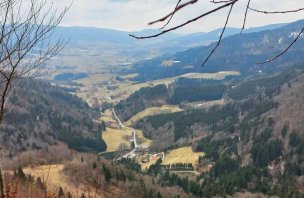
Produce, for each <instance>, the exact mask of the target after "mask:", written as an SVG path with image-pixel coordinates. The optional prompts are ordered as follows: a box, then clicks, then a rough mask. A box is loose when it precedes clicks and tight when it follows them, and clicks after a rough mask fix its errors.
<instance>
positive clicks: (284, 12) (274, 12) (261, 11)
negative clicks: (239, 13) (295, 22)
mask: <svg viewBox="0 0 304 198" xmlns="http://www.w3.org/2000/svg"><path fill="white" fill-rule="evenodd" d="M249 9H250V10H251V11H254V12H258V13H263V14H288V13H293V12H300V11H303V10H304V8H299V9H296V10H284V11H267V10H257V9H255V8H250V7H249Z"/></svg>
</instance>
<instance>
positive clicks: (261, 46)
mask: <svg viewBox="0 0 304 198" xmlns="http://www.w3.org/2000/svg"><path fill="white" fill-rule="evenodd" d="M303 25H304V21H303V20H302V21H297V22H294V23H291V24H288V25H286V26H283V27H280V28H278V29H275V30H267V31H262V32H255V33H246V34H237V35H233V36H230V37H227V38H225V39H223V41H222V42H221V45H220V47H219V48H218V49H217V51H216V53H215V54H214V55H213V56H212V58H211V59H210V60H209V62H208V64H207V65H206V67H204V68H201V64H202V61H203V60H204V58H205V57H207V55H208V54H209V52H210V51H211V50H212V49H213V47H214V45H215V44H214V43H213V44H211V45H210V46H206V47H197V48H192V49H189V50H186V51H184V52H179V53H175V54H174V55H165V56H162V57H158V58H155V59H151V60H147V61H142V62H139V63H137V64H135V65H134V69H133V71H132V72H134V73H138V74H139V75H138V76H137V77H135V78H134V80H139V81H147V80H153V79H160V78H165V77H172V76H177V75H181V74H185V73H189V72H218V71H223V70H224V71H226V70H237V71H240V72H241V73H242V74H243V75H246V74H254V73H258V72H261V71H262V72H269V71H274V70H277V69H280V68H281V67H285V66H290V65H293V64H295V63H299V62H302V54H303V50H304V48H303V42H304V39H303V38H304V37H303V36H301V38H300V39H299V40H298V42H297V43H296V44H295V45H294V46H293V47H292V48H291V49H290V50H289V51H288V52H287V53H286V54H285V55H284V56H283V57H281V58H279V59H278V60H277V61H275V62H273V63H270V64H262V65H259V64H257V62H261V61H265V60H267V59H269V58H271V57H273V56H275V55H277V54H278V53H280V52H282V50H284V49H285V48H286V47H287V46H288V45H289V44H290V43H291V42H292V41H293V39H294V38H295V36H297V32H299V31H300V30H301V29H302V27H303ZM168 60H172V61H173V62H174V64H172V65H170V66H167V65H165V64H164V63H165V62H166V61H168Z"/></svg>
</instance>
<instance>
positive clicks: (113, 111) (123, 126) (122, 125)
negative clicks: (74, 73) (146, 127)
mask: <svg viewBox="0 0 304 198" xmlns="http://www.w3.org/2000/svg"><path fill="white" fill-rule="evenodd" d="M112 114H113V116H114V118H115V120H116V121H117V123H118V125H119V126H120V127H121V128H126V129H129V130H131V131H132V136H133V139H132V140H131V142H134V149H133V150H132V151H130V152H129V153H127V154H125V155H124V156H122V158H134V157H135V156H136V154H135V151H136V149H137V141H136V131H135V130H134V129H132V128H130V127H126V126H125V125H124V124H123V123H122V122H121V121H120V119H119V118H118V117H117V115H116V113H115V110H114V108H112Z"/></svg>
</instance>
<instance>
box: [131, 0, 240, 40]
mask: <svg viewBox="0 0 304 198" xmlns="http://www.w3.org/2000/svg"><path fill="white" fill-rule="evenodd" d="M237 1H238V0H234V1H231V2H229V3H227V4H224V5H222V6H219V7H217V8H215V9H213V10H210V11H208V12H206V13H204V14H202V15H199V16H197V17H195V18H193V19H191V20H189V21H187V22H185V23H182V24H180V25H177V26H175V27H172V28H170V29H167V30H163V31H162V32H160V33H158V34H154V35H150V36H135V35H133V34H129V36H131V37H133V38H136V39H148V38H154V37H158V36H160V35H163V34H165V33H167V32H171V31H173V30H176V29H179V28H181V27H184V26H186V25H188V24H190V23H192V22H194V21H197V20H199V19H201V18H203V17H205V16H208V15H210V14H212V13H214V12H216V11H218V10H221V9H223V8H225V7H228V6H231V5H232V4H234V3H235V2H237Z"/></svg>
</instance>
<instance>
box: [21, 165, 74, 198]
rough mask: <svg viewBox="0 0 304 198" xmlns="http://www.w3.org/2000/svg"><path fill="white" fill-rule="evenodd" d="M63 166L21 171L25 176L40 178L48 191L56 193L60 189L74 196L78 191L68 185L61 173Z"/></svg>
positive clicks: (48, 166) (68, 182)
mask: <svg viewBox="0 0 304 198" xmlns="http://www.w3.org/2000/svg"><path fill="white" fill-rule="evenodd" d="M63 168H64V166H63V165H43V166H38V167H30V168H25V169H23V171H24V173H25V174H26V175H32V176H34V177H36V178H37V177H40V178H41V181H42V182H43V183H45V184H46V186H47V188H48V190H49V191H54V192H57V191H58V189H59V187H62V188H63V190H64V191H65V192H68V191H69V192H70V193H71V194H72V195H74V196H76V195H77V194H78V193H79V194H80V192H79V191H80V190H79V189H77V188H76V187H75V186H74V185H73V184H71V183H70V181H69V179H68V177H67V176H65V175H64V174H63V172H62V170H63Z"/></svg>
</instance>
